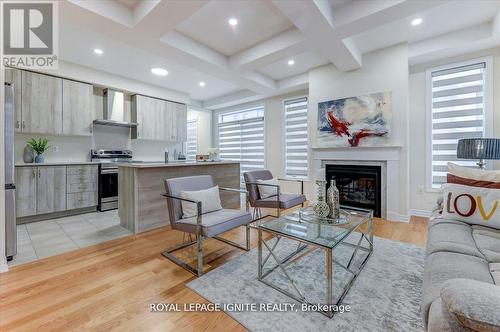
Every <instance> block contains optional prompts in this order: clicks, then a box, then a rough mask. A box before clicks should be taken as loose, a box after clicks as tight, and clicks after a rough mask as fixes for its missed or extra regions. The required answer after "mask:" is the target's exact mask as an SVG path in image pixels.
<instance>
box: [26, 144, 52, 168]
mask: <svg viewBox="0 0 500 332" xmlns="http://www.w3.org/2000/svg"><path fill="white" fill-rule="evenodd" d="M27 143H28V146H29V147H30V148H31V149H32V150H33V151H35V152H36V156H35V163H36V164H43V162H44V161H45V157H44V155H43V153H44V152H45V151H47V150H48V149H49V140H48V139H46V138H40V139H35V138H30V139H29V141H28V142H27Z"/></svg>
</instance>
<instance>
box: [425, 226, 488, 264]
mask: <svg viewBox="0 0 500 332" xmlns="http://www.w3.org/2000/svg"><path fill="white" fill-rule="evenodd" d="M439 251H448V252H456V253H459V254H466V255H472V256H477V257H480V258H484V256H483V255H482V254H481V252H480V251H479V250H478V249H477V247H476V243H475V242H474V238H473V237H472V228H471V226H470V225H468V224H466V223H462V222H458V221H457V222H455V221H450V220H446V219H434V220H433V221H432V222H431V223H430V226H429V236H428V240H427V250H426V255H427V256H428V255H430V254H433V253H435V252H439Z"/></svg>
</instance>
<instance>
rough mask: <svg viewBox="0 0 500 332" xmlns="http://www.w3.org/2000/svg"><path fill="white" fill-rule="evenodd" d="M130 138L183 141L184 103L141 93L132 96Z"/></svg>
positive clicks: (184, 132)
mask: <svg viewBox="0 0 500 332" xmlns="http://www.w3.org/2000/svg"><path fill="white" fill-rule="evenodd" d="M132 122H137V124H138V125H137V128H136V129H133V130H132V138H135V139H146V140H156V141H173V142H175V141H185V140H186V126H187V109H186V105H183V104H177V103H173V102H169V101H166V100H162V99H157V98H151V97H146V96H141V95H134V96H132Z"/></svg>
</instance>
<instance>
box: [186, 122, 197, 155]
mask: <svg viewBox="0 0 500 332" xmlns="http://www.w3.org/2000/svg"><path fill="white" fill-rule="evenodd" d="M189 123H195V124H196V153H195V156H194V159H189V158H188V139H187V133H188V132H189V130H188V128H187V127H188V125H189ZM185 145H186V160H196V154H198V118H192V119H188V120H187V122H186V144H185Z"/></svg>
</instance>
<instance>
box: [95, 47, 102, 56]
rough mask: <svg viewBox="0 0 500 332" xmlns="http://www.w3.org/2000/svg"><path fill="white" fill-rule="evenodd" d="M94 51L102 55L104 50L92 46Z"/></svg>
mask: <svg viewBox="0 0 500 332" xmlns="http://www.w3.org/2000/svg"><path fill="white" fill-rule="evenodd" d="M94 53H95V54H97V55H102V54H103V53H104V52H103V50H101V49H100V48H94Z"/></svg>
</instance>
